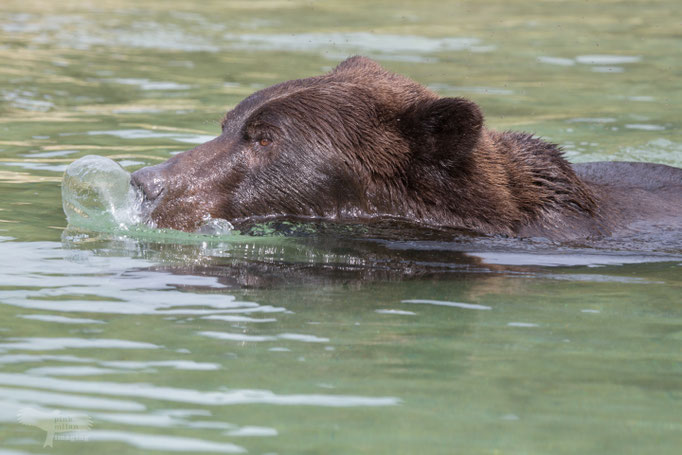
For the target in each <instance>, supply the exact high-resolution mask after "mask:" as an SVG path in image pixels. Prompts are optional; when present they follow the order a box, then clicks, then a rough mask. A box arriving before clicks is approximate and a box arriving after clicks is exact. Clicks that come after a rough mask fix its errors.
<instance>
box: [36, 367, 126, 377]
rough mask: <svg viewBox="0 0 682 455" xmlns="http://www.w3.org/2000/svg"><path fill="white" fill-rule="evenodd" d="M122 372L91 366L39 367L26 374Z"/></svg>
mask: <svg viewBox="0 0 682 455" xmlns="http://www.w3.org/2000/svg"><path fill="white" fill-rule="evenodd" d="M111 373H120V371H119V370H112V369H109V368H97V367H91V366H80V365H79V366H68V367H38V368H31V369H29V370H26V374H32V375H36V376H97V375H100V374H111Z"/></svg>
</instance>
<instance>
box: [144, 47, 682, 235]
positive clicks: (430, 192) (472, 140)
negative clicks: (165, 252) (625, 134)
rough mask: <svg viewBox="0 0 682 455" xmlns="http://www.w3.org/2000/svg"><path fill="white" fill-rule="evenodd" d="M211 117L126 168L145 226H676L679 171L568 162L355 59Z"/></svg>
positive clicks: (470, 107) (528, 230)
mask: <svg viewBox="0 0 682 455" xmlns="http://www.w3.org/2000/svg"><path fill="white" fill-rule="evenodd" d="M221 128H222V133H221V134H220V135H219V136H218V137H216V138H215V139H213V140H211V141H209V142H206V143H204V144H202V145H199V146H198V147H196V148H194V149H192V150H189V151H186V152H183V153H180V154H178V155H176V156H173V157H172V158H170V159H169V160H168V161H166V162H164V163H161V164H158V165H155V166H150V167H145V168H142V169H140V170H138V171H136V172H134V173H133V174H132V184H133V185H135V186H137V187H138V188H140V189H141V191H142V193H143V194H144V199H145V203H144V204H145V207H146V211H147V213H148V216H149V219H150V221H151V223H152V224H153V225H155V226H156V227H159V228H172V229H179V230H184V231H193V230H196V229H197V228H198V227H199V226H200V225H201V223H202V222H203V221H204V220H206V219H209V218H222V219H226V220H229V221H231V222H233V223H237V224H239V223H240V222H243V221H245V220H254V219H255V220H269V219H273V218H274V219H276V218H280V217H297V218H303V219H325V220H338V221H341V222H348V221H353V220H357V221H362V222H371V220H375V219H384V218H395V219H399V220H406V221H409V222H412V223H416V224H418V225H423V226H432V227H447V228H453V229H457V230H462V231H464V232H468V233H472V234H475V235H505V236H514V237H545V238H549V239H558V240H563V239H578V238H589V237H595V236H597V237H599V236H610V235H614V234H616V233H619V232H620V233H630V232H634V231H636V230H637V229H643V228H644V227H645V225H647V226H649V227H651V226H659V227H660V226H662V225H663V226H665V228H667V229H673V230H677V231H679V228H680V227H682V222H681V219H682V213H681V212H682V169H678V168H674V167H670V166H665V165H660V164H652V163H624V162H605V163H588V164H579V165H571V164H569V163H568V161H566V160H565V159H564V157H563V155H562V151H561V149H560V147H559V146H557V145H555V144H552V143H549V142H546V141H544V140H542V139H540V138H537V137H534V136H533V135H531V134H528V133H524V132H511V131H507V132H497V131H493V130H489V129H488V128H486V127H485V125H484V118H483V114H482V112H481V109H480V108H479V107H478V105H476V104H475V103H474V102H472V101H470V100H467V99H464V98H446V97H440V96H438V95H437V94H436V93H434V92H432V91H431V90H429V89H428V88H426V87H424V86H423V85H421V84H419V83H417V82H415V81H413V80H411V79H409V78H407V77H404V76H401V75H398V74H395V73H392V72H389V71H387V70H386V69H384V68H383V67H382V66H381V65H379V64H378V63H376V62H375V61H373V60H371V59H368V58H366V57H361V56H355V57H351V58H349V59H347V60H345V61H343V62H341V63H340V64H339V65H338V66H337V67H336V68H334V69H333V70H331V71H330V72H328V73H326V74H322V75H319V76H314V77H309V78H305V79H298V80H291V81H287V82H282V83H279V84H277V85H274V86H271V87H269V88H265V89H263V90H260V91H258V92H256V93H254V94H252V95H250V96H248V97H247V98H245V99H244V100H243V101H241V102H240V103H239V104H238V105H237V106H236V107H235V108H234V109H232V110H230V111H229V112H227V114H225V116H224V118H223V120H222V122H221ZM645 230H646V229H645Z"/></svg>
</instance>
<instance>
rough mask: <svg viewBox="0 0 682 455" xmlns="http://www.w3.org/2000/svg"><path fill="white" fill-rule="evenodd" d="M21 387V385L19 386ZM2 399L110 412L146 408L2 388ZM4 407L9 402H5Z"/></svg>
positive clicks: (80, 397) (59, 394) (108, 399)
mask: <svg viewBox="0 0 682 455" xmlns="http://www.w3.org/2000/svg"><path fill="white" fill-rule="evenodd" d="M18 385H21V384H18ZM0 399H1V400H9V401H11V402H19V403H26V404H42V405H48V406H60V407H67V408H79V409H100V410H101V409H105V410H109V411H144V410H145V409H146V407H145V406H144V405H143V404H140V403H137V402H135V401H126V400H114V399H110V398H95V397H87V396H82V395H71V394H65V393H56V392H43V391H40V390H33V389H22V388H16V387H12V388H4V387H0ZM3 404H4V405H6V404H7V402H3Z"/></svg>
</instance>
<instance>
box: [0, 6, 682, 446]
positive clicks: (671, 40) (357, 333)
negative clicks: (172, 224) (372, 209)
mask: <svg viewBox="0 0 682 455" xmlns="http://www.w3.org/2000/svg"><path fill="white" fill-rule="evenodd" d="M678 12H679V6H678V2H675V1H660V2H657V1H628V2H625V1H615V0H614V1H599V2H555V1H532V2H531V1H518V2H517V1H514V2H502V1H500V2H489V1H484V2H481V1H476V2H473V1H471V2H466V1H463V2H436V1H433V2H432V1H428V2H388V1H385V2H382V1H371V2H341V1H332V2H314V1H313V2H311V1H297V0H293V1H284V0H270V1H232V2H225V1H222V2H208V1H206V2H196V3H195V4H192V3H191V2H177V1H163V2H162V1H148V2H139V1H138V2H133V1H124V0H121V1H98V2H95V1H92V2H89V1H79V2H75V1H73V2H71V1H64V2H47V1H15V0H3V2H2V4H1V5H0V58H1V59H2V65H0V254H1V257H2V260H0V402H1V405H0V422H1V423H0V455H8V454H12V455H14V454H24V453H60V454H61V453H64V454H66V453H68V454H73V453H83V454H90V453H116V454H120V453H125V454H127V453H166V452H185V453H198V452H208V453H231V452H248V453H254V454H266V453H269V454H274V453H277V454H300V453H311V454H312V453H321V454H347V453H372V454H394V453H405V454H414V453H424V454H441V453H442V454H450V453H462V454H468V453H481V454H497V453H499V454H507V453H508V454H536V453H537V454H544V453H552V454H554V453H566V454H568V453H571V454H572V453H595V454H605V453H614V454H624V453H632V454H635V453H636V454H640V453H656V454H668V453H669V454H677V453H679V451H680V447H681V446H682V363H681V362H682V354H681V353H682V349H681V348H682V310H681V307H680V295H682V292H681V290H682V274H681V273H680V272H681V271H682V251H669V250H665V251H659V250H658V249H657V248H655V246H654V247H650V248H649V249H648V250H642V249H639V250H638V251H624V250H622V249H621V250H618V251H613V250H612V249H603V248H587V247H583V246H580V245H568V246H567V245H558V244H552V243H546V242H542V241H540V240H538V241H534V242H519V241H508V240H504V239H486V240H477V239H470V238H454V239H453V238H452V237H448V235H447V233H414V232H412V231H410V230H409V229H407V228H405V229H404V230H403V228H402V227H401V226H388V227H382V228H381V229H378V230H372V229H370V228H366V227H347V228H344V227H338V226H336V227H335V226H331V227H330V226H314V225H313V226H297V225H293V226H292V225H274V226H261V227H259V228H258V229H256V230H254V231H253V232H252V233H251V234H254V235H250V236H249V235H235V236H232V237H223V238H210V237H199V236H189V235H182V234H174V233H172V232H166V233H156V234H155V233H149V232H138V233H132V234H131V235H128V236H121V235H118V234H112V233H109V234H94V233H79V232H74V231H68V232H66V233H64V232H63V231H64V229H65V227H66V221H65V217H64V214H63V212H62V209H61V190H60V182H61V177H62V173H63V171H64V169H65V167H66V166H67V165H68V164H69V163H70V162H72V161H74V160H75V159H77V158H80V157H82V156H85V155H89V154H97V155H102V156H107V157H109V158H111V159H114V160H116V161H117V162H119V163H120V164H121V165H122V166H123V167H124V168H126V169H127V170H129V171H133V170H135V169H137V168H139V167H141V166H143V165H148V164H154V163H157V162H161V161H162V160H165V159H167V158H168V157H170V156H171V155H172V154H173V153H175V152H179V151H182V150H186V149H188V148H191V147H192V146H193V144H197V143H201V142H203V141H204V140H206V139H208V138H210V137H213V136H214V135H216V134H218V132H219V122H220V119H221V117H222V114H223V113H224V111H225V110H226V109H228V108H230V107H231V106H234V105H235V104H236V103H238V102H239V101H240V100H241V99H242V98H243V97H244V96H246V95H248V94H249V93H251V92H253V91H255V90H257V89H259V88H262V87H264V86H267V85H270V84H273V83H275V82H278V81H282V80H287V79H292V78H297V77H306V76H310V75H313V74H319V73H320V72H322V71H325V70H327V69H329V68H331V67H333V66H334V65H335V64H336V63H338V61H340V60H341V59H343V58H344V57H346V56H348V55H352V54H364V55H369V56H371V57H374V58H376V59H377V60H379V61H380V62H381V63H382V64H384V65H385V66H386V67H387V68H389V69H391V70H394V71H397V72H400V73H403V74H406V75H408V76H410V77H412V78H414V79H416V80H418V81H420V82H422V83H424V84H426V85H429V86H431V87H432V88H433V89H434V90H436V91H438V92H439V93H441V94H443V95H455V96H465V97H468V98H471V99H473V100H475V101H476V102H477V103H479V104H480V105H481V106H482V107H483V109H484V111H485V113H486V116H487V122H488V125H489V126H490V127H492V128H497V129H521V130H527V131H532V132H535V133H537V134H538V135H540V136H543V137H545V138H547V139H549V140H552V141H554V142H557V143H560V144H562V145H563V146H564V148H565V150H566V155H567V157H568V158H569V159H570V160H571V161H574V162H582V161H591V160H616V159H618V160H636V161H654V162H659V163H665V164H670V165H676V166H682V132H681V131H682V128H680V127H681V125H680V123H681V121H682V107H681V106H682V86H681V85H680V77H681V76H682V35H681V34H680V29H679V14H678ZM368 33H371V34H368ZM60 419H61V420H60ZM55 423H56V424H57V432H56V433H55V439H54V441H53V447H52V448H43V443H44V442H45V437H46V434H47V433H46V431H44V430H43V429H41V428H39V427H37V426H35V425H39V426H40V425H42V426H46V425H48V424H55ZM59 424H61V425H62V426H61V427H60V426H59ZM65 424H70V425H72V429H74V428H73V427H75V431H71V432H63V431H61V430H63V429H64V428H65ZM64 438H66V439H64Z"/></svg>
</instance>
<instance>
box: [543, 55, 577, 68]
mask: <svg viewBox="0 0 682 455" xmlns="http://www.w3.org/2000/svg"><path fill="white" fill-rule="evenodd" d="M538 61H539V62H542V63H549V64H550V65H559V66H573V65H575V60H573V59H572V58H562V57H546V56H541V57H538Z"/></svg>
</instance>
